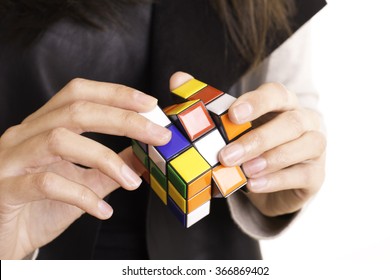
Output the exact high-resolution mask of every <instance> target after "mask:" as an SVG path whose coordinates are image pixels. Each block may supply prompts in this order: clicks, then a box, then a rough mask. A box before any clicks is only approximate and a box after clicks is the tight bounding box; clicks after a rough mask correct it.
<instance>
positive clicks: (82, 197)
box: [77, 188, 91, 205]
mask: <svg viewBox="0 0 390 280" xmlns="http://www.w3.org/2000/svg"><path fill="white" fill-rule="evenodd" d="M77 196H78V201H79V203H80V205H86V204H88V203H89V202H90V200H91V199H90V193H89V191H88V189H86V188H81V189H80V190H79V192H78V194H77Z"/></svg>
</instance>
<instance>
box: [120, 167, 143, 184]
mask: <svg viewBox="0 0 390 280" xmlns="http://www.w3.org/2000/svg"><path fill="white" fill-rule="evenodd" d="M121 172H122V176H123V178H124V180H125V182H126V183H127V187H130V188H137V187H139V186H140V185H141V183H142V179H141V178H140V177H139V176H138V175H137V174H136V173H135V172H134V171H133V170H131V169H130V167H128V166H127V165H123V166H122V169H121Z"/></svg>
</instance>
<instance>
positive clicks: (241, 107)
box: [232, 102, 253, 123]
mask: <svg viewBox="0 0 390 280" xmlns="http://www.w3.org/2000/svg"><path fill="white" fill-rule="evenodd" d="M232 111H233V116H234V117H235V119H236V120H237V121H238V122H239V123H244V122H247V121H250V119H249V117H250V116H251V114H252V112H253V107H252V105H251V104H250V103H248V102H244V103H241V104H238V105H237V106H234V107H233V108H232Z"/></svg>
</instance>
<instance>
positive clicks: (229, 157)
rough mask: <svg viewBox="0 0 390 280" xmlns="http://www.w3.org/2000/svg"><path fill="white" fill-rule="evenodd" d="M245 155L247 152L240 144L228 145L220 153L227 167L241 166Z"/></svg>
mask: <svg viewBox="0 0 390 280" xmlns="http://www.w3.org/2000/svg"><path fill="white" fill-rule="evenodd" d="M244 154H245V150H244V148H243V146H242V145H240V144H238V143H233V144H230V145H227V146H226V147H225V148H223V149H222V150H221V152H220V156H221V157H222V160H223V162H224V164H225V165H227V166H234V165H239V164H240V163H241V160H242V157H243V156H244Z"/></svg>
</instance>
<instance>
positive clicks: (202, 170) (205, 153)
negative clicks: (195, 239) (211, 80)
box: [132, 79, 251, 227]
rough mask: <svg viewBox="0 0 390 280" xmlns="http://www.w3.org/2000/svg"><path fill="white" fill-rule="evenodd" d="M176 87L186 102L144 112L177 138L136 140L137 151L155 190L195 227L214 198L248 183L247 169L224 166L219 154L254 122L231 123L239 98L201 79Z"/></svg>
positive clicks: (134, 149) (140, 162)
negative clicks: (231, 109)
mask: <svg viewBox="0 0 390 280" xmlns="http://www.w3.org/2000/svg"><path fill="white" fill-rule="evenodd" d="M172 92H173V93H174V94H176V95H177V96H178V97H180V99H182V100H184V102H182V103H179V104H174V105H171V106H169V107H167V108H165V109H164V110H161V109H160V108H159V107H158V106H157V107H156V108H155V109H153V110H152V111H150V112H147V113H141V115H143V116H144V117H146V118H148V119H149V120H151V121H152V122H154V123H156V124H159V125H161V126H164V127H166V128H168V129H169V130H171V132H172V139H171V140H170V142H169V143H167V144H166V145H163V146H152V145H146V144H144V143H142V142H139V141H135V140H133V141H132V142H133V151H134V154H135V155H136V158H137V159H138V161H136V162H137V164H139V165H141V166H143V167H144V168H143V169H142V176H143V177H144V178H145V180H147V181H148V182H150V187H151V189H152V190H153V192H154V193H155V194H156V195H157V196H158V197H159V198H160V199H161V201H162V202H163V203H164V204H165V205H167V206H168V208H169V209H171V211H172V212H173V213H174V215H175V216H176V217H177V218H178V220H179V221H180V222H181V223H182V224H183V225H184V226H185V227H190V226H192V225H193V224H195V223H196V222H198V221H200V220H201V219H202V218H204V217H205V216H207V215H208V214H209V213H210V202H211V199H212V197H227V196H229V195H231V194H232V193H234V192H235V191H237V190H238V189H240V188H241V187H242V186H244V185H245V184H246V182H247V181H246V177H245V175H244V173H243V172H242V170H241V168H240V167H239V166H234V167H225V166H222V165H221V164H220V163H219V160H218V153H219V151H220V150H221V149H222V148H223V147H224V146H225V145H226V144H227V143H229V142H231V141H233V140H235V139H237V138H238V137H239V136H240V135H242V134H243V133H245V132H246V131H248V130H249V129H250V128H251V124H250V122H248V123H245V124H242V125H236V124H233V123H232V122H230V120H229V118H228V114H227V112H228V109H229V107H230V106H231V104H233V102H234V101H235V100H236V98H234V97H233V96H230V95H228V94H226V93H223V92H222V91H220V90H217V89H215V88H214V87H211V86H209V85H207V84H205V83H203V82H201V81H199V80H196V79H192V80H190V81H188V82H186V83H184V84H183V85H181V86H180V87H178V88H177V89H175V90H173V91H172Z"/></svg>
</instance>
